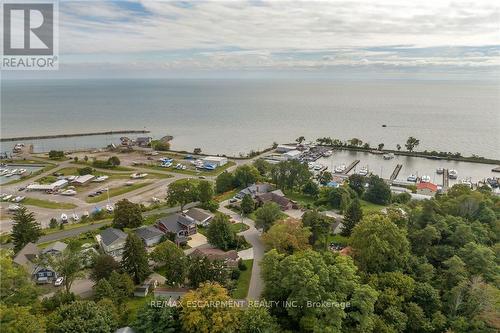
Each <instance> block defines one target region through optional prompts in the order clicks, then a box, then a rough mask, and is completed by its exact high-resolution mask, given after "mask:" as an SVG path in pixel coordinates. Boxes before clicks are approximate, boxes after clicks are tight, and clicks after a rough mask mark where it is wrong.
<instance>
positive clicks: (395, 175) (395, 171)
mask: <svg viewBox="0 0 500 333" xmlns="http://www.w3.org/2000/svg"><path fill="white" fill-rule="evenodd" d="M402 168H403V164H398V165H396V167H395V168H394V171H393V172H392V174H391V178H389V179H390V180H394V179H396V178H398V175H399V172H400V171H401V169H402Z"/></svg>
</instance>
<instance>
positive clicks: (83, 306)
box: [47, 301, 118, 333]
mask: <svg viewBox="0 0 500 333" xmlns="http://www.w3.org/2000/svg"><path fill="white" fill-rule="evenodd" d="M113 310H114V309H113V307H109V306H103V305H100V304H96V303H94V302H92V301H76V302H73V303H70V304H66V305H63V306H61V307H60V308H58V309H57V310H56V311H55V312H53V313H52V314H51V315H49V316H48V317H47V333H72V332H96V329H98V331H99V332H102V333H108V332H109V333H111V332H114V331H115V330H116V328H117V327H118V322H117V316H116V313H115V312H114V311H113Z"/></svg>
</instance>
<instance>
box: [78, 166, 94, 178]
mask: <svg viewBox="0 0 500 333" xmlns="http://www.w3.org/2000/svg"><path fill="white" fill-rule="evenodd" d="M93 172H94V169H92V168H91V167H89V166H87V167H83V168H79V169H78V174H79V175H80V176H84V175H91V174H92V173H93Z"/></svg>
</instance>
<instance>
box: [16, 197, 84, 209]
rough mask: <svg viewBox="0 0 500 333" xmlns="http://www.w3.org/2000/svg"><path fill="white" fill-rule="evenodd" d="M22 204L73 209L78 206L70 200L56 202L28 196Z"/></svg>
mask: <svg viewBox="0 0 500 333" xmlns="http://www.w3.org/2000/svg"><path fill="white" fill-rule="evenodd" d="M22 204H23V205H26V206H36V207H41V208H50V209H72V208H76V207H77V206H76V205H75V204H72V203H69V202H55V201H50V200H42V199H35V198H26V199H24V200H23V202H22Z"/></svg>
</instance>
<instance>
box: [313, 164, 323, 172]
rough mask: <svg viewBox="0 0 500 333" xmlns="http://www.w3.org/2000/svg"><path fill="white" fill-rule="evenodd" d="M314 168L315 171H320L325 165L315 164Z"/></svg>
mask: <svg viewBox="0 0 500 333" xmlns="http://www.w3.org/2000/svg"><path fill="white" fill-rule="evenodd" d="M313 169H314V171H320V170H321V169H323V166H322V165H321V164H315V165H314V168H313Z"/></svg>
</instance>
